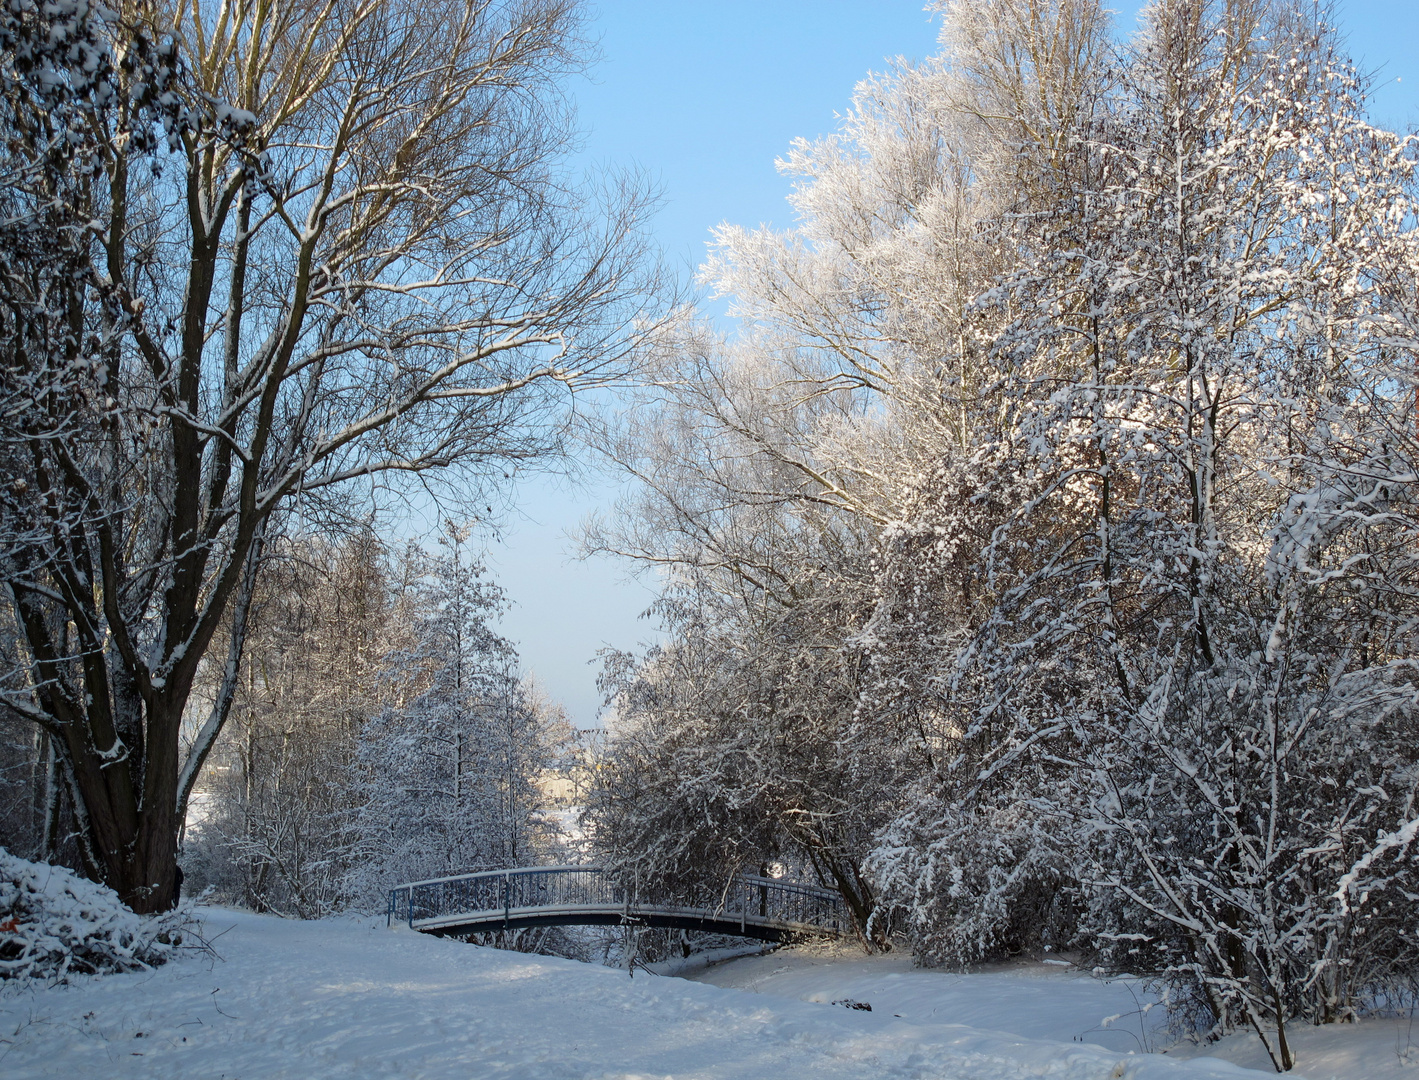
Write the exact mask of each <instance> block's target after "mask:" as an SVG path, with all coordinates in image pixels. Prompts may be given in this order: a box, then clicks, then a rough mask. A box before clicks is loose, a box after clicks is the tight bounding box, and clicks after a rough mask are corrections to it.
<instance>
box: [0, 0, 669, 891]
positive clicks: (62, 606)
mask: <svg viewBox="0 0 1419 1080" xmlns="http://www.w3.org/2000/svg"><path fill="white" fill-rule="evenodd" d="M57 8H58V6H53V7H51V6H37V7H36V8H35V9H34V10H31V11H30V12H28V13H26V14H22V15H20V16H16V17H15V19H14V20H12V23H13V26H11V28H10V30H9V31H7V35H8V36H6V37H5V40H4V41H3V42H0V44H3V46H4V52H3V64H4V66H5V68H6V71H5V91H6V93H7V95H8V98H7V120H8V123H9V126H10V127H11V128H12V131H11V132H9V133H8V134H10V135H11V137H12V138H11V143H12V145H11V148H10V149H9V150H8V151H7V153H8V154H9V155H10V160H8V161H7V162H6V166H7V169H8V171H9V173H10V174H11V177H12V178H14V180H15V181H16V182H15V183H14V184H13V185H12V188H13V193H12V194H11V195H10V196H9V198H10V200H11V202H12V203H13V206H12V208H11V209H10V213H9V220H10V221H11V222H16V221H18V222H21V223H22V224H25V225H26V227H27V228H28V230H29V231H28V232H27V233H26V236H29V237H31V238H32V237H33V236H34V235H36V227H33V226H35V223H36V222H42V221H44V220H46V218H47V217H54V216H56V215H58V217H59V218H60V224H61V225H62V228H60V229H57V230H56V229H51V232H52V233H54V234H55V235H59V236H61V237H62V238H63V241H64V242H63V245H61V246H62V248H63V254H64V255H65V259H66V260H67V261H66V262H65V263H64V265H63V266H61V267H60V268H59V269H58V270H55V269H54V267H53V264H54V256H53V251H52V249H46V248H45V247H44V245H42V244H41V245H32V247H33V248H34V250H33V252H31V254H30V255H29V256H26V254H25V251H24V250H22V249H21V248H19V247H18V246H17V247H16V248H14V249H13V252H17V253H12V254H11V255H10V256H9V257H8V258H9V264H8V269H9V270H10V271H12V272H11V273H10V274H9V276H8V277H7V278H6V288H7V291H8V294H9V295H10V296H12V297H20V298H21V299H22V300H24V301H25V304H27V305H28V306H27V307H24V308H23V310H24V312H30V313H32V312H34V311H41V312H42V313H43V314H45V316H46V319H47V321H43V322H42V327H41V328H42V329H43V330H44V332H45V333H44V334H43V335H41V334H39V333H35V334H32V335H31V337H30V338H29V339H27V342H26V343H25V344H24V345H23V346H22V345H19V344H15V341H17V340H18V339H17V338H16V337H14V336H13V335H12V341H11V344H9V345H7V347H6V352H5V357H4V359H5V387H4V389H5V397H6V404H7V408H6V412H5V418H4V420H3V431H0V445H3V453H4V455H5V458H6V464H7V465H9V466H11V475H13V476H14V477H15V480H14V481H13V482H12V483H11V485H10V488H9V490H8V491H7V492H6V498H5V502H4V506H3V509H0V515H3V520H0V538H3V549H0V558H3V560H4V577H5V580H6V583H7V585H8V590H9V596H10V600H11V607H12V609H13V614H14V617H15V620H16V624H17V628H18V645H17V648H16V649H15V651H14V653H13V656H12V657H11V659H12V661H13V663H12V664H11V666H10V668H9V670H8V671H7V672H6V673H5V681H4V689H3V701H4V703H5V704H7V705H8V706H10V707H11V708H12V709H14V710H15V711H17V712H19V713H21V714H22V715H24V716H26V717H27V718H29V719H30V720H32V721H33V722H35V723H37V724H39V725H40V726H41V727H42V728H44V730H45V731H47V732H48V733H49V734H50V735H51V737H52V738H53V740H54V742H55V745H56V746H57V747H58V748H59V751H60V756H61V758H62V763H63V766H64V770H65V773H66V776H67V780H68V783H69V784H70V785H71V787H72V790H73V794H74V799H73V801H74V804H75V806H76V808H77V811H78V817H79V820H80V832H81V834H82V844H81V847H82V858H83V862H84V866H85V869H86V870H87V872H88V873H89V874H90V875H91V876H93V877H95V878H98V879H101V880H103V881H105V882H107V883H108V884H110V885H111V886H113V887H114V888H115V889H116V890H117V891H118V893H119V895H120V896H122V897H123V899H124V900H125V902H126V903H128V904H129V905H130V906H132V907H133V908H134V910H137V911H153V910H161V909H163V908H165V907H167V906H169V905H170V904H171V903H172V899H173V890H174V881H175V866H176V864H175V840H176V835H177V830H178V826H179V823H180V822H181V821H182V820H183V817H184V812H185V807H186V803H187V799H188V796H189V794H190V792H191V789H192V784H193V782H194V780H195V778H196V777H197V775H198V772H199V770H200V769H201V766H202V763H203V761H204V760H205V759H206V757H207V755H208V753H209V752H210V750H211V748H212V746H213V743H214V741H215V739H216V737H217V735H218V733H219V732H220V731H221V729H222V726H223V724H224V723H225V721H226V718H227V714H228V711H229V709H230V707H231V702H232V697H233V693H234V690H235V684H236V681H237V677H238V670H239V666H240V658H241V653H242V645H243V641H244V638H245V632H246V625H247V619H248V613H249V607H250V603H251V598H252V594H253V588H254V584H255V580H256V576H257V571H258V569H259V567H260V564H261V560H262V554H263V551H264V545H265V543H266V540H267V538H268V536H270V535H271V531H272V529H273V528H274V527H276V525H277V524H278V522H279V521H280V520H281V519H282V518H284V517H285V516H288V515H295V516H297V517H299V518H302V519H304V520H306V521H311V520H316V521H319V520H324V519H326V518H328V516H330V515H344V514H346V513H348V506H349V501H350V500H351V499H356V498H358V497H359V496H360V495H361V493H365V494H367V493H369V492H371V491H389V490H391V489H395V490H397V489H399V488H401V487H407V486H409V485H414V486H416V487H420V488H424V489H427V488H431V487H433V486H434V485H440V486H441V490H442V491H444V492H445V493H457V492H459V491H465V492H466V491H472V492H474V493H476V492H477V491H479V490H480V489H481V488H482V487H483V484H482V483H480V481H483V480H486V479H487V478H488V477H490V476H493V477H496V476H499V475H501V471H502V469H503V468H505V467H506V466H507V464H508V463H509V462H515V461H518V460H521V459H524V458H527V457H529V456H532V455H537V454H541V453H544V452H547V451H549V450H552V449H554V448H555V445H556V440H557V435H558V432H559V417H560V416H561V414H562V410H564V409H565V408H566V406H567V404H568V403H569V401H570V393H571V391H572V390H574V389H575V388H576V387H578V386H581V385H586V384H588V383H593V382H598V381H603V380H606V379H609V378H614V377H616V376H617V375H619V374H621V373H623V372H624V371H625V370H626V368H627V365H628V357H629V356H630V355H631V352H632V346H633V343H634V340H635V338H636V335H637V334H638V333H639V332H641V331H642V330H643V329H644V328H645V327H646V326H647V325H648V324H650V323H653V322H654V318H653V317H650V316H647V314H646V312H645V311H644V310H643V308H642V307H641V306H639V301H638V299H637V298H638V297H643V296H645V295H647V293H646V292H645V289H644V287H645V286H646V285H647V281H646V280H645V278H644V277H642V276H641V273H640V267H642V266H643V265H644V263H643V261H642V258H641V256H642V239H641V236H642V234H641V232H640V222H641V220H642V216H643V213H644V211H645V208H646V205H647V203H646V199H645V198H643V197H642V196H641V195H640V194H638V193H637V192H636V191H635V190H633V189H632V188H631V187H629V186H625V187H623V188H622V189H621V190H614V191H611V192H610V193H609V195H608V197H607V198H604V199H595V198H591V197H588V196H586V195H584V194H583V193H582V192H581V191H580V189H579V188H577V187H576V186H575V185H573V184H571V183H570V181H569V179H568V177H567V176H566V175H565V173H564V170H562V169H561V168H560V167H559V166H558V157H559V155H560V154H561V153H562V152H563V151H564V150H565V149H566V148H567V147H568V145H569V139H570V135H571V127H570V124H569V121H570V113H569V109H568V107H567V104H566V101H565V98H564V95H563V92H562V90H561V86H562V82H563V80H564V79H565V77H566V76H567V75H568V74H570V73H573V72H575V71H576V70H577V69H578V67H579V65H580V59H579V56H580V55H581V54H580V49H581V45H582V42H581V39H580V37H579V31H580V21H579V14H578V5H577V4H576V3H575V2H573V0H421V2H419V3H413V2H404V0H296V2H276V0H221V2H191V3H189V2H179V0H170V2H169V0H131V2H127V3H124V4H122V5H120V8H119V11H118V13H117V15H116V17H114V18H108V17H106V16H105V17H102V18H101V17H100V16H99V15H97V14H94V13H92V12H91V11H90V9H89V8H88V7H87V6H86V5H76V6H75V9H74V11H72V12H68V11H66V12H58V13H57ZM15 27H19V31H15ZM12 31H13V32H12ZM20 31H22V33H21V32H20ZM55 41H58V42H59V44H58V45H54V44H53V43H54V42H55ZM76 41H77V42H79V43H81V44H82V45H83V46H84V49H85V50H87V51H82V50H81V51H79V52H76V51H75V50H74V49H73V48H69V47H68V45H70V44H72V43H73V42H76ZM17 42H18V43H19V44H17ZM26 42H29V45H25V43H26ZM36 42H38V43H40V46H39V47H41V48H43V49H49V50H50V53H49V54H46V56H47V60H46V61H45V62H46V64H47V65H48V67H47V71H48V72H50V73H53V72H58V73H59V74H60V76H61V77H60V79H59V85H60V87H61V89H63V88H65V87H68V88H70V95H69V107H68V108H67V109H66V111H65V112H64V113H63V114H62V116H59V119H58V120H55V119H52V118H53V117H55V116H57V115H58V114H56V113H55V112H54V110H53V109H52V108H50V105H51V102H49V101H48V100H47V99H46V98H45V95H49V96H50V97H51V98H52V97H53V96H54V94H55V93H56V91H54V90H53V88H52V86H51V84H52V83H53V81H54V80H53V79H52V77H51V75H49V74H46V73H45V71H42V70H38V69H36V68H35V66H34V64H33V55H34V48H33V46H34V43H36ZM46 43H48V44H46ZM66 43H67V44H66ZM22 46H23V47H22ZM66 49H67V51H66ZM27 50H28V51H27ZM51 54H52V55H51ZM86 57H90V58H92V59H86ZM40 67H41V68H42V67H44V65H40ZM46 80H48V81H46ZM56 132H58V133H59V134H60V135H62V138H60V137H58V136H57V135H56ZM56 146H57V147H61V148H63V147H77V149H75V150H66V151H65V153H66V154H67V155H68V156H67V157H64V158H63V159H62V160H59V161H58V163H57V164H55V163H54V160H55V153H56V152H55V150H54V148H55V147H56ZM55 177H57V178H58V179H57V180H56V179H55ZM27 257H28V258H29V261H28V262H26V261H25V259H26V258H27ZM46 259H47V260H49V261H48V262H46V261H45V260H46ZM41 270H43V271H44V274H47V275H48V277H47V278H45V281H46V282H48V283H49V284H50V285H52V286H53V288H52V289H51V290H50V292H49V293H48V294H46V296H45V297H40V298H38V299H36V298H35V296H34V295H33V294H34V292H35V289H34V283H35V282H36V281H38V280H39V278H40V277H43V276H44V274H41V273H40V271H41ZM26 290H29V291H28V292H26ZM11 310H13V311H19V310H21V308H20V307H17V306H15V305H12V308H11ZM7 317H9V316H7ZM18 317H19V316H16V318H18ZM32 321H33V320H32ZM16 325H18V323H17V324H16ZM36 325H40V324H36ZM10 329H11V328H10V327H6V331H7V334H8V333H9V331H10ZM441 474H442V478H441ZM214 641H225V643H226V650H225V652H226V655H225V657H224V658H223V660H222V662H221V665H220V672H219V673H218V674H216V675H215V676H214V677H213V681H214V682H215V683H216V688H215V691H214V692H213V693H212V694H211V695H210V699H211V700H210V704H209V706H208V707H206V715H205V717H203V718H201V722H200V726H199V727H200V729H199V731H198V734H197V736H196V738H195V739H194V740H193V741H192V743H191V745H190V748H189V749H188V750H187V752H186V754H185V755H184V754H182V752H181V740H180V738H179V734H180V729H181V728H182V725H183V721H184V714H185V713H186V712H187V711H188V708H189V702H190V701H191V700H193V699H194V695H193V690H194V685H195V684H196V683H197V682H198V680H199V673H201V672H202V671H203V670H204V661H205V660H206V658H207V656H208V652H209V649H210V647H211V646H212V645H213V643H214ZM209 666H210V665H209Z"/></svg>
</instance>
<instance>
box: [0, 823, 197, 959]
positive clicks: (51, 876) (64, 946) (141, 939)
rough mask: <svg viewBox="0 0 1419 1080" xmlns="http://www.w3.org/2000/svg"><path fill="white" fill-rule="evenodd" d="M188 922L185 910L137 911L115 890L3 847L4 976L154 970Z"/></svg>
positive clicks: (0, 952)
mask: <svg viewBox="0 0 1419 1080" xmlns="http://www.w3.org/2000/svg"><path fill="white" fill-rule="evenodd" d="M187 921H188V917H187V916H186V915H183V914H182V913H181V912H173V913H169V914H167V915H160V916H148V917H143V916H139V915H135V914H133V912H131V911H129V910H128V908H127V907H126V906H124V904H123V902H122V901H121V900H119V898H118V894H117V893H115V892H114V891H113V890H112V889H109V888H106V887H105V886H103V885H96V884H95V883H94V882H92V881H89V880H87V879H85V878H82V877H80V876H79V875H78V874H75V873H74V872H73V871H71V870H66V869H64V868H63V867H62V866H50V865H49V864H48V863H34V862H29V861H28V860H26V859H21V858H18V857H16V856H14V855H11V854H10V853H9V852H8V851H6V850H5V849H4V848H3V847H0V981H8V982H10V983H11V984H12V985H15V984H27V983H32V982H46V983H63V982H68V981H69V979H70V977H71V976H73V975H93V974H98V973H100V972H109V971H133V970H136V969H145V968H151V967H154V966H156V965H158V964H161V963H163V962H164V961H165V960H167V959H169V958H170V957H171V955H172V953H173V950H174V949H175V948H176V947H177V946H178V945H180V944H181V931H182V928H183V926H184V924H185V923H186V922H187Z"/></svg>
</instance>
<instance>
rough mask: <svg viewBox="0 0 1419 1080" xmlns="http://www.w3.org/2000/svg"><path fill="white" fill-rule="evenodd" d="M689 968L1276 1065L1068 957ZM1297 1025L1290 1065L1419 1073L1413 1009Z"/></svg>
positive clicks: (1389, 1077)
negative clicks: (974, 964) (1409, 1013)
mask: <svg viewBox="0 0 1419 1080" xmlns="http://www.w3.org/2000/svg"><path fill="white" fill-rule="evenodd" d="M686 977H688V978H692V979H696V980H699V981H702V982H707V983H712V984H714V985H716V986H723V987H733V988H737V989H742V990H749V991H755V992H758V993H761V994H769V995H772V996H775V997H787V998H796V999H798V1000H801V1001H812V1002H832V1001H841V1000H844V999H848V1000H852V1001H859V1002H866V1003H868V1004H870V1005H871V1006H872V1010H873V1013H874V1015H875V1014H876V1013H877V1012H879V1011H880V1012H890V1013H892V1014H894V1015H896V1016H900V1017H902V1018H903V1019H905V1020H910V1021H913V1022H917V1023H922V1022H940V1021H943V1020H945V1021H949V1022H952V1023H958V1024H966V1025H969V1026H970V1027H973V1028H978V1029H985V1030H995V1031H999V1032H1002V1033H1008V1034H1009V1035H1014V1036H1025V1037H1027V1038H1032V1039H1049V1040H1054V1041H1057V1042H1076V1043H1077V1042H1084V1043H1092V1044H1097V1045H1100V1046H1105V1047H1109V1048H1112V1049H1115V1050H1119V1051H1124V1052H1127V1051H1129V1050H1138V1049H1146V1050H1149V1051H1161V1050H1166V1052H1167V1054H1168V1056H1169V1057H1170V1058H1174V1059H1179V1060H1194V1061H1197V1062H1199V1063H1201V1061H1202V1060H1205V1059H1211V1060H1219V1059H1220V1060H1224V1061H1229V1062H1233V1063H1235V1064H1238V1065H1244V1066H1247V1067H1249V1068H1251V1069H1257V1070H1262V1071H1264V1072H1268V1073H1272V1074H1273V1075H1274V1071H1273V1069H1272V1067H1271V1063H1270V1061H1269V1060H1268V1059H1267V1056H1266V1051H1265V1049H1264V1048H1263V1047H1262V1045H1261V1042H1260V1040H1258V1039H1257V1038H1256V1036H1255V1035H1254V1034H1252V1033H1250V1032H1240V1033H1238V1034H1236V1035H1233V1036H1231V1037H1229V1038H1227V1039H1224V1040H1222V1042H1220V1043H1217V1044H1214V1045H1212V1046H1196V1045H1193V1044H1191V1043H1186V1042H1183V1043H1177V1042H1176V1041H1175V1040H1174V1038H1173V1037H1172V1036H1171V1035H1170V1034H1169V1033H1168V1031H1167V1030H1166V1029H1167V1018H1166V1016H1165V1015H1164V1014H1163V1010H1162V1008H1161V1007H1160V1006H1159V1007H1154V1008H1149V1005H1150V1003H1151V1002H1155V1001H1156V1000H1157V999H1156V997H1154V996H1153V995H1150V994H1149V993H1148V991H1147V989H1146V988H1145V987H1143V986H1142V985H1140V984H1139V983H1138V982H1137V981H1135V980H1131V979H1109V980H1104V979H1095V978H1092V977H1091V976H1089V975H1087V974H1085V973H1081V972H1079V971H1076V970H1073V969H1072V968H1070V967H1069V966H1068V965H1067V964H1063V963H1060V962H1051V961H1046V962H1045V963H1038V962H1034V961H1020V962H1017V963H1011V964H1001V965H995V966H992V967H989V968H987V969H985V970H983V971H979V972H973V973H971V974H966V975H961V974H956V973H954V972H946V971H926V970H922V969H920V968H915V967H913V966H912V963H911V960H910V958H909V957H904V956H901V955H886V956H873V957H866V956H863V955H862V953H861V952H860V951H857V950H846V949H842V948H835V949H809V948H799V949H788V950H783V951H780V952H776V953H770V954H768V955H764V956H754V957H746V958H742V959H736V960H731V961H728V962H726V963H722V964H717V965H714V966H712V967H709V968H705V969H703V970H700V971H695V972H686ZM1289 1034H1290V1039H1291V1045H1292V1047H1293V1048H1294V1049H1295V1050H1296V1053H1297V1057H1298V1065H1297V1069H1296V1072H1295V1073H1293V1074H1292V1075H1301V1076H1306V1077H1308V1078H1311V1080H1330V1078H1332V1077H1333V1078H1336V1080H1419V1027H1414V1026H1413V1025H1412V1024H1411V1021H1410V1020H1408V1019H1404V1020H1393V1019H1391V1020H1378V1019H1376V1020H1366V1021H1364V1022H1363V1023H1361V1024H1337V1025H1330V1026H1328V1027H1323V1028H1315V1027H1304V1026H1303V1027H1298V1028H1293V1029H1291V1030H1290V1032H1289ZM1411 1036H1412V1040H1413V1041H1412V1050H1411ZM1170 1043H1174V1045H1172V1046H1170V1045H1169V1044H1170Z"/></svg>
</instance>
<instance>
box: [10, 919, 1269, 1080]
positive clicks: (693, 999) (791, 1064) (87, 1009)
mask: <svg viewBox="0 0 1419 1080" xmlns="http://www.w3.org/2000/svg"><path fill="white" fill-rule="evenodd" d="M203 917H204V919H205V924H206V933H207V936H208V937H209V938H210V939H211V940H212V941H213V943H214V945H215V948H216V950H217V952H218V953H219V954H220V959H213V958H207V959H202V960H196V959H191V958H186V959H183V960H180V961H176V962H174V963H171V964H168V965H166V966H164V967H162V968H159V969H157V970H155V971H151V972H143V973H134V974H122V975H110V976H105V977H101V978H92V979H86V980H84V981H83V982H81V983H79V984H78V985H74V986H70V987H56V988H51V989H42V990H41V989H35V990H31V991H29V992H26V993H23V994H19V995H16V994H9V995H6V996H4V997H0V1039H3V1041H4V1042H5V1043H6V1044H7V1046H6V1048H5V1050H4V1051H3V1056H0V1070H3V1072H4V1075H5V1076H6V1077H7V1078H8V1080H25V1078H31V1077H45V1076H62V1077H66V1078H73V1080H85V1078H95V1080H97V1078H103V1080H121V1078H122V1077H144V1078H145V1080H165V1078H173V1080H177V1078H183V1080H186V1078H188V1077H202V1078H207V1077H211V1078H212V1080H216V1078H218V1077H228V1078H232V1077H239V1078H240V1080H258V1078H262V1077H300V1078H302V1080H320V1078H325V1077H330V1078H336V1077H339V1078H342V1080H345V1078H358V1080H363V1078H379V1077H419V1078H422V1080H443V1078H449V1080H452V1078H455V1077H456V1078H458V1080H468V1078H490V1080H514V1078H517V1080H632V1078H636V1080H649V1078H652V1077H654V1078H657V1080H659V1078H674V1080H689V1078H704V1080H788V1078H797V1077H804V1078H813V1080H849V1078H851V1080H868V1078H873V1080H892V1078H920V1080H928V1078H931V1080H1023V1078H1026V1077H1030V1078H1049V1080H1106V1078H1117V1080H1123V1078H1127V1080H1242V1078H1245V1077H1260V1076H1261V1075H1264V1074H1261V1073H1256V1072H1251V1071H1248V1070H1243V1069H1241V1068H1239V1067H1237V1066H1235V1065H1231V1064H1228V1063H1225V1062H1215V1061H1206V1060H1199V1061H1192V1062H1176V1061H1172V1060H1169V1059H1166V1058H1161V1057H1156V1056H1141V1055H1134V1056H1123V1055H1119V1054H1116V1053H1112V1052H1110V1051H1108V1050H1105V1049H1102V1048H1099V1047H1096V1046H1089V1045H1083V1044H1080V1043H1070V1042H1067V1041H1063V1040H1060V1039H1055V1038H1021V1037H1018V1036H1016V1035H1012V1034H1001V1033H1000V1032H992V1031H986V1030H982V1029H980V1028H976V1027H971V1026H967V1025H964V1024H953V1023H946V1022H943V1021H942V1020H941V1018H940V1017H939V1016H936V1017H925V1016H916V1015H911V1016H903V1017H902V1018H898V1017H895V1016H893V1015H891V1014H890V1013H889V1012H887V1011H886V1010H885V1009H883V1008H878V1006H877V1004H876V1003H874V1011H872V1012H862V1011H856V1010H849V1009H844V1008H839V1007H835V1006H832V1005H821V1004H814V1003H810V1002H806V1001H798V1000H793V999H792V998H788V997H776V996H771V995H768V994H748V993H744V992H742V991H740V990H736V989H726V988H721V987H718V986H712V985H706V984H702V983H695V982H690V981H687V980H683V979H675V978H669V977H660V976H654V975H651V974H649V973H646V972H638V973H637V974H636V976H635V977H634V978H629V977H628V976H627V975H626V973H625V972H624V971H618V970H612V969H610V968H602V967H595V966H591V965H587V964H580V963H577V962H575V961H571V960H561V959H556V958H548V957H538V956H525V955H521V954H516V953H506V952H498V951H495V950H492V949H485V948H479V947H476V946H472V945H465V944H462V943H460V942H455V941H444V940H440V939H437V938H431V937H426V936H423V935H419V934H415V933H412V932H410V931H408V930H407V929H398V928H396V929H393V930H390V929H386V928H385V926H384V924H383V921H382V920H375V919H356V918H332V919H326V920H322V921H318V922H297V921H285V920H281V919H277V918H274V917H271V916H261V915H253V914H249V913H244V912H234V911H225V910H217V909H207V910H206V911H204V912H203ZM768 959H770V960H773V959H774V958H773V957H770V958H768ZM891 974H898V975H900V974H905V972H902V971H899V970H896V969H893V970H890V971H889V970H887V969H886V968H884V969H883V970H882V974H881V975H875V974H874V975H871V976H870V977H872V978H884V977H885V976H887V975H891ZM1022 981H1025V980H1022ZM1060 985H1061V986H1064V985H1068V981H1067V980H1064V981H1061V982H1060ZM879 1000H880V1001H882V1002H883V1003H884V1004H885V1003H886V1000H887V999H886V998H883V997H880V996H879ZM1037 1004H1038V1000H1036V999H1031V1000H1030V1002H1029V1003H1027V1004H1026V1006H1025V1011H1028V1010H1029V1009H1033V1008H1035V1007H1036V1005H1037Z"/></svg>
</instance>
